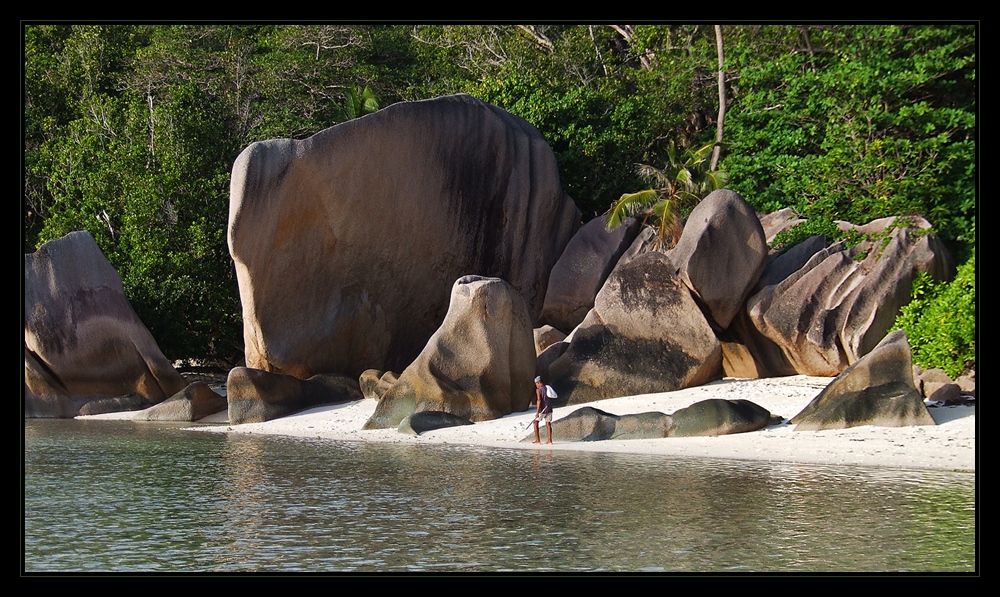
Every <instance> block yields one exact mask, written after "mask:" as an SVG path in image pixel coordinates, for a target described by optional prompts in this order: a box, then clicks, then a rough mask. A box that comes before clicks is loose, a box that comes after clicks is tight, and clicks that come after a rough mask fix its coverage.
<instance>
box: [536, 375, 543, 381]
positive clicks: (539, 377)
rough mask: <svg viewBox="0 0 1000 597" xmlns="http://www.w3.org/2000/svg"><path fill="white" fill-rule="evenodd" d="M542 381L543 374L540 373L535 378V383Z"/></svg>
mask: <svg viewBox="0 0 1000 597" xmlns="http://www.w3.org/2000/svg"><path fill="white" fill-rule="evenodd" d="M540 381H542V376H541V375H539V376H538V377H536V378H535V383H538V382H540Z"/></svg>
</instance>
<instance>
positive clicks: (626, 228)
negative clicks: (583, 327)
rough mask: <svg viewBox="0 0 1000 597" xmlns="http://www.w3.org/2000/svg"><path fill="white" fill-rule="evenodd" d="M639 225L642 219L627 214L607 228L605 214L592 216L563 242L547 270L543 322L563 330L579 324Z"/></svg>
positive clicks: (566, 330)
mask: <svg viewBox="0 0 1000 597" xmlns="http://www.w3.org/2000/svg"><path fill="white" fill-rule="evenodd" d="M640 228H641V223H640V222H639V221H638V220H636V219H635V218H626V219H625V221H624V222H622V225H621V226H618V227H617V228H615V229H614V230H608V229H607V226H606V225H605V221H604V218H594V219H592V220H590V221H589V222H587V223H586V224H584V226H583V227H582V228H580V230H579V231H578V232H577V233H576V234H575V235H574V236H573V238H572V239H571V240H570V241H569V244H567V245H566V249H565V250H564V251H563V253H562V255H561V256H560V257H559V260H558V261H556V264H555V266H554V267H553V268H552V273H551V274H549V284H548V289H547V291H546V293H545V303H544V306H543V307H542V319H541V321H542V323H543V324H548V325H551V326H552V327H555V328H556V329H558V330H560V331H562V332H564V333H569V332H570V331H571V330H572V329H573V328H575V327H576V326H577V325H579V324H580V322H581V321H583V318H584V317H585V316H586V315H587V312H588V311H590V309H591V307H593V306H594V297H595V296H597V292H598V291H599V290H600V289H601V286H603V285H604V281H605V280H607V278H608V275H609V274H610V273H611V270H612V269H614V267H615V264H616V263H618V259H619V258H620V257H621V255H622V253H624V252H625V250H626V249H628V248H629V246H630V245H631V244H632V241H633V240H635V237H636V235H637V234H639V230H640Z"/></svg>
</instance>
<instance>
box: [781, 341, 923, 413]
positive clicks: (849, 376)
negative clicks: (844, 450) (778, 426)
mask: <svg viewBox="0 0 1000 597" xmlns="http://www.w3.org/2000/svg"><path fill="white" fill-rule="evenodd" d="M791 423H792V424H793V425H795V430H796V431H802V430H806V431H818V430H822V429H845V428H847V427H856V426H859V425H876V426H880V427H906V426H910V425H934V424H935V423H934V419H933V418H931V416H930V413H928V412H927V408H926V407H925V406H924V399H923V396H921V395H920V392H919V391H918V390H917V388H916V385H915V384H914V383H913V363H912V359H911V355H910V345H909V343H908V342H907V341H906V334H905V333H904V332H902V331H901V330H897V331H895V332H892V333H891V334H889V335H888V336H886V337H885V338H884V339H883V340H882V342H880V343H879V344H878V346H876V347H875V348H874V349H873V350H872V351H871V352H870V353H868V354H867V355H865V357H864V358H862V359H861V360H859V361H858V362H857V363H855V364H853V365H851V366H850V367H848V368H847V369H845V370H844V371H843V372H842V373H841V374H840V375H838V376H837V377H836V378H835V379H834V380H833V381H832V382H830V385H828V386H827V387H826V388H825V389H824V390H823V391H822V392H820V394H819V395H818V396H816V398H814V399H813V400H812V402H810V403H809V404H808V405H807V406H806V407H805V408H804V409H802V412H800V413H799V414H797V415H795V416H794V417H792V418H791Z"/></svg>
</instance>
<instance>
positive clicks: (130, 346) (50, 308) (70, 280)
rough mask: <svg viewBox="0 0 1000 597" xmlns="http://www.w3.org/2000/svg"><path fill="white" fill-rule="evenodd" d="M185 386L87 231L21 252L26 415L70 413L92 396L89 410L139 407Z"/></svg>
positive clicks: (101, 410)
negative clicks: (22, 262) (27, 251)
mask: <svg viewBox="0 0 1000 597" xmlns="http://www.w3.org/2000/svg"><path fill="white" fill-rule="evenodd" d="M186 385H187V384H186V382H185V381H184V378H183V377H181V375H180V373H178V372H177V371H176V370H175V369H174V368H173V367H172V366H171V364H170V362H169V361H167V359H166V357H164V356H163V353H161V352H160V349H159V347H158V346H157V345H156V341H155V340H153V337H152V335H150V333H149V330H147V329H146V326H145V325H143V323H142V322H141V321H139V318H138V316H137V315H136V314H135V311H134V310H133V309H132V306H131V305H130V304H129V302H128V300H127V299H126V298H125V292H124V290H123V289H122V282H121V278H120V277H119V276H118V272H116V271H115V270H114V268H113V267H112V266H111V264H110V263H109V262H108V260H107V259H106V258H105V257H104V254H103V253H101V250H100V248H98V246H97V243H96V242H95V241H94V238H93V237H92V236H91V235H90V233H89V232H85V231H80V232H73V233H70V234H67V235H66V236H64V237H62V238H60V239H57V240H54V241H51V242H48V243H45V244H44V245H42V246H41V247H40V248H39V249H38V250H37V251H35V252H34V253H31V254H28V255H25V256H24V386H25V387H24V394H25V396H24V414H25V416H27V417H73V416H76V415H77V414H79V413H80V409H81V408H82V407H84V405H86V404H87V403H89V402H94V401H100V402H97V403H95V406H94V407H93V408H91V409H90V411H93V412H107V410H106V409H108V408H110V409H114V410H121V408H119V406H121V405H123V406H121V407H122V408H129V409H136V410H137V409H142V408H146V407H149V406H152V405H153V404H156V403H157V402H160V401H162V400H164V399H166V398H168V397H170V396H172V395H174V394H176V393H177V392H179V391H181V390H182V389H183V388H184V387H185V386H186ZM101 404H103V405H104V406H100V405H101ZM115 405H119V406H115Z"/></svg>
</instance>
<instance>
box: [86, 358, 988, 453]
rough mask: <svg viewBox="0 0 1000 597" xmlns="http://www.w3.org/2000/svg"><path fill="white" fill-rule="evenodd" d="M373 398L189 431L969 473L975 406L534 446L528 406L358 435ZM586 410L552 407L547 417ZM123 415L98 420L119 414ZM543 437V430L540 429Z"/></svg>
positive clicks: (672, 399) (785, 396)
mask: <svg viewBox="0 0 1000 597" xmlns="http://www.w3.org/2000/svg"><path fill="white" fill-rule="evenodd" d="M831 379H832V378H827V377H809V376H804V375H799V376H793V377H781V378H769V379H724V380H721V381H717V382H713V383H710V384H707V385H704V386H700V387H696V388H689V389H685V390H679V391H676V392H663V393H659V394H644V395H640V396H629V397H623V398H614V399H610V400H602V401H600V402H594V403H591V404H590V405H589V406H594V407H595V408H599V409H601V410H604V411H606V412H610V413H614V414H616V415H623V414H630V413H640V412H648V411H659V412H664V413H667V414H670V413H673V412H674V411H676V410H678V409H680V408H683V407H686V406H689V405H691V404H693V403H694V402H698V401H700V400H706V399H709V398H725V399H739V398H744V399H747V400H750V401H752V402H755V403H757V404H759V405H760V406H763V407H764V408H766V409H768V410H770V411H771V413H772V414H776V415H781V416H782V417H783V418H785V419H786V420H787V419H788V418H790V417H792V416H794V415H796V414H797V413H798V412H799V411H800V410H802V408H804V407H805V406H806V405H807V404H808V403H809V401H810V400H812V399H813V398H814V397H815V396H816V395H817V394H819V392H820V391H821V390H822V389H823V388H824V387H826V385H827V384H828V383H829V382H830V381H831ZM375 404H376V402H375V401H374V400H360V401H356V402H350V403H345V404H340V405H335V406H325V407H320V408H314V409H311V410H308V411H304V412H301V413H298V414H295V415H291V416H288V417H284V418H281V419H277V420H274V421H268V422H265V423H249V424H243V425H234V426H230V425H228V424H227V420H226V417H227V415H226V413H220V414H218V415H215V416H213V417H209V418H208V419H204V420H203V421H202V422H201V423H214V424H212V425H204V424H200V425H197V426H195V427H193V429H198V430H203V431H214V432H224V433H260V434H276V435H288V436H298V437H313V438H320V439H332V440H346V441H379V442H392V443H400V444H402V443H412V444H418V445H419V444H459V445H473V446H491V447H500V448H514V449H525V450H586V451H605V452H627V453H640V454H659V455H663V456H671V457H702V458H724V459H742V460H758V461H771V462H785V463H812V464H832V465H849V466H886V467H894V468H918V469H940V470H951V471H967V472H975V470H976V461H977V450H976V409H975V406H941V407H932V408H929V409H928V411H929V412H930V413H931V415H932V416H933V417H934V420H935V421H936V422H937V425H936V426H920V427H897V428H894V427H873V426H861V427H854V428H851V429H842V430H829V431H794V430H793V427H792V426H791V425H789V424H788V423H787V421H786V422H785V423H783V424H781V425H778V426H771V427H767V428H766V429H762V430H759V431H754V432H751V433H741V434H734V435H723V436H715V437H693V438H664V439H654V440H614V441H597V442H572V443H555V444H553V445H533V444H531V443H530V442H522V441H521V440H522V439H524V438H525V437H527V436H528V435H529V434H533V432H532V431H531V430H530V427H529V426H530V423H531V420H532V418H533V416H534V410H533V409H532V410H530V411H525V412H523V413H515V414H511V415H508V416H506V417H502V418H500V419H496V420H493V421H485V422H481V423H476V424H474V425H466V426H461V427H451V428H446V429H438V430H434V431H428V432H425V433H423V434H421V435H420V436H412V435H404V434H402V433H399V432H398V431H396V430H395V429H380V430H368V431H365V430H362V426H363V425H364V423H365V421H366V420H367V419H368V417H369V416H370V415H371V414H372V413H373V412H374V410H375ZM582 406H585V405H574V406H566V407H561V408H557V409H555V412H554V413H553V420H557V419H559V418H562V417H564V416H566V415H568V414H569V413H571V412H573V411H574V410H576V409H578V408H581V407H582ZM123 415H127V416H131V414H129V413H118V414H116V415H101V417H104V418H125V417H124V416H123ZM541 433H542V441H545V429H544V426H543V427H542V431H541Z"/></svg>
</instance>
